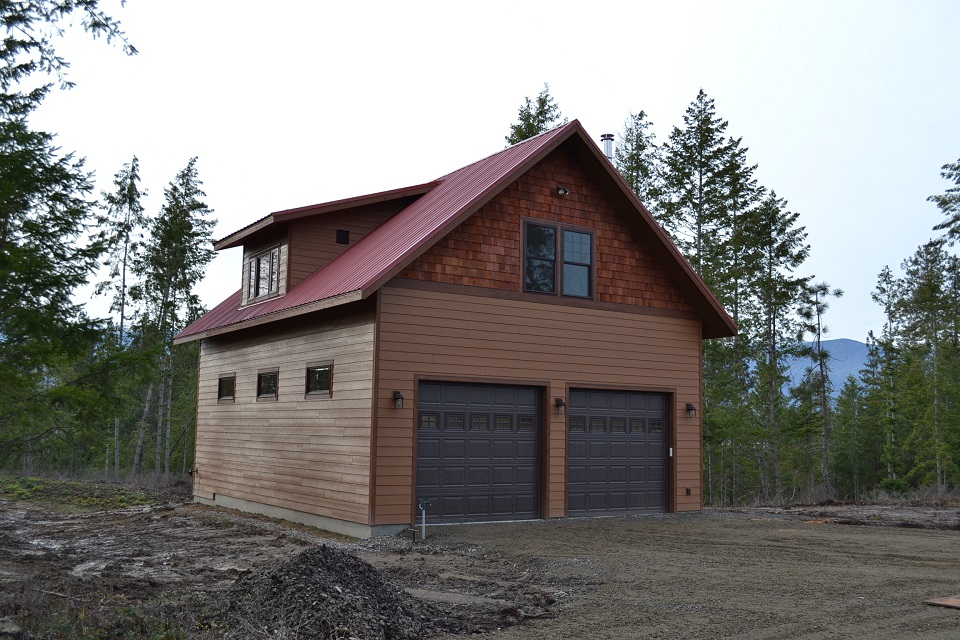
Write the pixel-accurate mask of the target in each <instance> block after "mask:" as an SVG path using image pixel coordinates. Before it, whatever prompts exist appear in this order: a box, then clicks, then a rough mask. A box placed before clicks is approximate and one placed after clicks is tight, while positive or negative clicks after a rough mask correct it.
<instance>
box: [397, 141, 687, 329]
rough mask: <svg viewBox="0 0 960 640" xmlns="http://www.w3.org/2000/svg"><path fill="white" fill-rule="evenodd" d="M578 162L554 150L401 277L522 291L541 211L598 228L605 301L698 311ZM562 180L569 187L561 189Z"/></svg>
mask: <svg viewBox="0 0 960 640" xmlns="http://www.w3.org/2000/svg"><path fill="white" fill-rule="evenodd" d="M579 164H580V163H579V162H578V161H577V159H576V158H575V157H574V156H573V155H572V153H570V152H569V151H566V150H565V149H563V148H560V149H558V150H556V151H554V152H553V153H552V154H551V155H550V156H548V157H547V158H545V159H544V160H543V161H541V162H540V163H538V164H537V165H536V166H535V167H534V168H532V169H531V170H530V171H528V172H527V173H525V174H524V175H523V176H522V177H521V178H519V179H518V180H517V181H516V182H514V183H513V184H511V185H510V186H508V187H507V188H506V189H504V190H503V191H502V192H501V193H500V194H499V195H497V196H496V197H494V198H493V199H492V200H491V201H490V202H489V203H487V204H486V205H485V206H483V207H482V208H481V209H480V210H479V211H478V212H477V213H476V214H474V215H473V216H471V217H470V218H468V219H467V220H466V221H464V222H463V223H462V224H461V225H460V226H459V227H457V228H456V229H455V230H454V231H453V232H451V233H450V234H449V235H447V236H446V237H445V238H444V239H442V240H441V241H439V242H438V243H437V244H436V245H434V246H433V247H432V248H431V249H430V250H429V251H427V252H426V253H424V254H423V255H422V256H420V257H419V258H418V259H417V260H415V261H414V262H413V263H412V264H411V265H410V266H409V267H407V268H406V269H404V270H403V271H401V272H400V274H399V276H398V277H401V278H410V279H414V280H427V281H431V282H438V283H445V284H465V285H469V286H475V287H485V288H489V289H501V290H506V291H521V290H522V255H523V251H522V246H521V243H522V234H523V220H524V219H525V218H528V219H538V220H544V221H549V222H554V223H557V224H559V225H563V226H570V227H580V228H583V229H587V230H593V232H594V247H595V252H596V259H595V278H596V287H595V289H596V292H595V295H594V299H595V300H597V301H598V302H605V303H616V304H628V305H639V306H643V307H653V308H658V309H671V310H676V311H694V307H693V306H692V305H691V304H690V303H689V302H688V301H687V299H686V296H684V295H683V293H682V292H681V291H680V290H679V289H678V288H677V287H676V286H675V284H674V283H673V281H672V279H671V278H670V276H669V275H668V274H667V272H666V271H665V270H664V269H662V268H661V267H660V266H659V264H658V263H657V262H656V261H655V260H654V259H653V256H652V254H651V253H650V252H649V251H648V249H647V248H646V247H645V246H643V243H642V242H641V241H640V239H639V238H638V237H637V235H636V234H635V233H634V232H633V231H632V229H631V228H630V227H629V226H628V224H627V222H626V221H625V220H624V219H623V217H622V216H621V215H620V213H619V212H618V211H617V209H616V207H615V206H614V204H613V203H612V201H611V200H610V199H609V198H608V197H607V196H606V194H605V193H604V191H603V190H602V189H600V188H598V187H597V186H596V184H595V181H594V180H593V179H591V178H590V177H589V176H588V175H587V173H586V172H585V171H583V169H582V168H581V167H580V166H579ZM561 184H562V185H563V186H565V187H567V188H569V189H570V190H571V193H570V195H568V196H565V197H562V198H561V197H560V196H558V195H557V193H556V191H557V185H561ZM631 214H633V215H636V214H635V213H633V212H631ZM531 295H533V296H535V295H536V294H531Z"/></svg>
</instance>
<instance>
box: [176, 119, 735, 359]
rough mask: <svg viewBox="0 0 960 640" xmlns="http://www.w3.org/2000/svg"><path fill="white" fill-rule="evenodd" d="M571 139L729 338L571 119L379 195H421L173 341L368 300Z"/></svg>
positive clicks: (708, 298)
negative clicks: (297, 278) (274, 288)
mask: <svg viewBox="0 0 960 640" xmlns="http://www.w3.org/2000/svg"><path fill="white" fill-rule="evenodd" d="M571 136H579V137H580V138H581V140H582V141H583V142H584V143H585V144H586V145H587V147H589V148H590V149H591V151H592V152H593V153H594V155H596V156H597V158H598V160H599V161H600V162H602V163H603V165H604V166H605V167H606V170H607V171H608V172H609V173H610V174H611V175H612V176H614V179H615V180H617V181H618V184H619V186H620V189H621V191H624V192H625V195H626V196H627V197H629V198H631V199H632V202H634V204H635V205H636V206H637V209H638V211H639V212H640V216H641V217H642V218H643V223H645V226H649V227H650V230H651V231H653V232H654V233H655V234H656V235H657V237H658V238H659V239H660V240H661V241H662V242H664V243H665V244H666V245H667V246H666V247H665V250H666V251H667V253H668V255H669V256H670V257H671V258H673V259H675V260H677V261H678V263H677V265H676V266H677V267H678V268H679V269H681V270H682V271H683V272H684V273H685V275H686V276H688V277H690V278H691V284H692V285H693V289H692V290H693V292H694V294H695V295H696V294H700V295H702V296H704V297H703V298H701V302H705V303H706V307H708V308H710V309H712V310H713V312H715V313H718V314H719V315H720V316H722V317H719V318H718V319H719V320H720V325H723V324H726V325H728V326H729V327H731V331H732V332H735V331H736V327H735V326H734V325H733V322H732V321H731V320H730V319H729V316H727V315H726V312H725V311H724V310H723V308H722V306H721V305H720V303H719V302H717V300H716V298H714V296H713V294H712V293H711V292H710V291H709V289H708V288H707V287H706V285H704V284H703V281H702V280H701V279H700V278H699V277H698V276H697V275H696V273H695V272H694V271H693V270H692V269H691V268H690V266H689V264H688V263H687V262H686V260H685V259H684V258H683V256H682V255H681V254H680V253H679V251H677V249H676V248H675V247H674V246H673V244H672V243H671V242H670V241H669V239H668V238H667V236H666V234H665V233H664V232H663V230H662V229H660V227H659V225H657V224H656V222H654V221H653V218H652V217H651V216H650V214H649V212H647V211H646V209H645V208H644V207H643V205H642V204H641V203H640V202H639V200H637V199H636V196H635V195H633V193H632V192H631V191H630V189H629V187H627V186H626V183H625V182H623V179H622V178H621V177H620V176H619V174H617V173H616V171H615V170H613V169H612V167H607V166H606V165H609V163H608V162H607V161H606V160H605V159H604V158H603V156H602V154H601V152H600V150H599V149H598V148H596V145H595V144H594V143H593V142H592V141H591V140H590V138H589V136H588V135H587V133H586V131H584V129H583V127H582V126H581V125H580V123H579V122H578V121H576V120H574V121H573V122H570V123H569V124H565V125H563V126H560V127H557V128H556V129H552V130H551V131H547V132H545V133H542V134H540V135H538V136H535V137H533V138H530V139H528V140H525V141H523V142H521V143H518V144H516V145H513V146H512V147H508V148H507V149H504V150H503V151H500V152H499V153H495V154H493V155H491V156H488V157H486V158H484V159H483V160H480V161H478V162H475V163H473V164H471V165H468V166H466V167H463V168H462V169H459V170H457V171H454V172H453V173H450V174H448V175H446V176H444V177H442V178H440V179H439V180H437V181H435V182H434V183H428V184H426V185H419V186H418V187H410V188H408V189H407V190H395V191H393V192H382V193H383V194H394V193H406V194H407V195H411V194H412V193H413V192H412V191H410V190H414V191H417V190H419V189H423V190H425V193H424V194H423V195H422V196H420V197H419V198H418V199H417V200H415V201H414V202H413V203H411V204H409V205H408V206H407V207H405V208H404V209H402V210H401V211H399V212H397V213H396V214H394V215H393V216H392V217H391V218H389V219H387V220H386V221H385V222H383V223H382V224H381V225H380V226H378V227H377V228H376V229H374V230H373V231H371V232H369V233H367V234H366V235H365V236H363V238H361V239H360V240H359V241H357V243H356V244H354V245H352V246H350V247H348V248H347V249H346V250H344V251H343V253H341V254H340V255H339V256H337V257H336V258H334V259H333V260H331V261H330V262H329V263H328V264H327V265H326V266H325V267H323V268H322V269H319V270H318V271H316V272H315V273H313V274H312V275H310V276H309V277H307V278H306V279H304V280H303V281H301V282H300V283H299V284H297V286H295V287H293V288H292V289H290V290H289V291H287V293H286V294H285V295H283V296H281V297H279V298H274V299H272V300H268V301H266V302H262V303H259V304H256V305H251V306H248V307H245V308H241V307H240V299H241V298H240V292H239V291H238V292H236V293H234V294H233V295H232V296H230V297H229V298H228V299H227V300H225V301H223V302H222V303H221V304H219V305H218V306H217V307H216V308H214V309H213V310H212V311H210V312H209V313H207V314H206V315H204V316H203V317H201V318H200V319H199V320H197V321H196V322H194V323H193V324H191V325H190V326H189V327H187V328H186V329H184V330H183V331H182V332H181V333H180V334H179V335H178V336H177V342H186V341H189V340H195V339H198V338H201V337H204V336H207V335H214V334H217V333H223V332H225V331H230V330H232V329H233V328H240V326H239V325H242V326H244V327H246V326H252V325H254V324H260V323H261V322H267V321H270V320H272V319H274V318H279V317H285V316H287V315H290V314H293V313H305V312H307V311H312V310H315V309H318V308H324V307H328V306H333V305H336V304H342V303H345V302H349V301H352V300H359V299H362V298H365V297H367V296H369V295H370V294H371V293H373V292H374V291H376V290H377V289H378V288H379V287H380V286H382V285H383V284H384V283H385V282H387V281H388V280H389V279H390V278H392V277H393V276H394V275H396V274H397V273H399V272H400V270H402V269H403V268H404V267H405V266H406V265H408V264H409V263H410V262H411V261H413V260H414V259H416V258H417V257H418V256H419V255H420V254H422V253H423V252H424V251H426V250H427V249H429V248H430V247H431V246H432V245H433V244H434V243H435V242H437V241H438V240H439V239H440V238H442V237H443V236H444V235H446V234H447V233H448V232H449V231H450V230H451V229H453V228H454V227H456V225H458V224H460V223H461V222H462V221H463V220H465V219H466V218H467V217H469V216H470V215H472V214H473V213H474V212H475V211H477V210H478V209H479V208H480V207H481V206H483V205H484V204H485V203H486V202H488V201H489V200H490V199H491V198H492V197H493V196H495V195H496V194H497V193H499V192H500V191H501V190H503V189H504V188H505V187H507V186H508V185H509V184H511V183H512V182H513V181H514V180H516V179H517V178H518V177H519V176H520V175H522V174H523V173H524V172H525V171H527V170H528V169H529V168H530V167H532V166H533V165H534V164H536V163H537V162H539V161H540V160H541V159H542V158H543V157H545V156H546V155H547V154H548V153H550V152H551V151H553V150H554V149H556V148H557V147H558V146H559V145H560V144H561V143H563V142H564V141H566V140H567V139H569V138H570V137H571ZM378 195H381V194H372V195H371V196H363V197H360V198H351V199H349V200H347V201H336V202H334V203H326V204H321V205H313V206H311V207H303V208H301V209H295V210H291V211H290V212H289V213H293V212H297V213H299V212H301V211H306V210H308V209H315V210H317V211H318V212H320V211H322V210H323V209H324V208H325V207H327V206H331V207H333V206H335V205H340V204H341V203H344V202H349V203H364V202H367V201H369V199H370V198H374V197H377V196H378ZM336 208H342V206H336ZM287 214H288V212H278V213H276V214H272V215H274V216H277V217H278V218H281V217H283V216H284V215H287ZM255 224H256V223H255ZM248 228H249V227H248ZM239 234H240V232H237V234H234V235H233V236H228V238H230V241H231V245H232V244H234V243H236V242H237V240H236V239H235V237H234V236H237V235H239ZM224 240H226V238H225V239H224ZM221 242H223V241H221ZM697 297H699V295H698V296H697Z"/></svg>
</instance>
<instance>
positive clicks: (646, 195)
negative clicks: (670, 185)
mask: <svg viewBox="0 0 960 640" xmlns="http://www.w3.org/2000/svg"><path fill="white" fill-rule="evenodd" d="M651 126H653V123H652V122H650V121H649V120H648V119H647V114H646V113H644V112H643V111H641V112H640V113H636V114H634V113H631V114H630V116H629V117H628V118H627V122H626V124H625V125H624V127H623V133H622V134H621V135H620V139H619V141H618V142H617V146H616V149H614V152H613V163H614V166H616V167H617V171H619V172H620V175H622V176H623V179H624V180H626V181H627V184H628V185H630V188H631V189H632V190H633V192H634V193H635V194H637V197H638V198H640V201H641V202H642V203H643V204H645V205H646V207H647V209H649V210H651V211H655V210H657V209H659V206H658V203H659V199H660V195H661V193H662V191H663V186H662V177H661V175H660V163H661V154H660V147H658V146H657V143H656V135H655V134H654V133H653V132H652V131H650V127H651Z"/></svg>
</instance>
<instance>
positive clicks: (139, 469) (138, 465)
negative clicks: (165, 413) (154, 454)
mask: <svg viewBox="0 0 960 640" xmlns="http://www.w3.org/2000/svg"><path fill="white" fill-rule="evenodd" d="M152 396H153V383H152V382H151V383H150V385H149V386H147V399H146V400H145V401H144V403H143V417H141V418H140V429H139V430H138V431H137V450H136V453H134V454H133V475H135V476H138V475H140V474H141V473H143V437H144V435H145V434H146V432H147V415H148V414H149V413H150V398H151V397H152Z"/></svg>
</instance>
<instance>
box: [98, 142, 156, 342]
mask: <svg viewBox="0 0 960 640" xmlns="http://www.w3.org/2000/svg"><path fill="white" fill-rule="evenodd" d="M113 184H114V188H115V190H114V191H113V193H108V192H106V191H105V192H103V199H104V201H105V202H106V206H105V214H104V215H102V216H101V217H100V220H99V223H100V226H101V229H102V230H103V235H102V237H103V239H104V241H105V243H106V247H107V256H108V260H107V262H106V266H108V267H109V268H110V280H107V281H105V282H101V283H100V284H99V285H98V286H97V292H98V293H102V292H103V291H104V290H106V289H107V288H108V287H112V288H113V302H112V303H111V305H110V310H111V311H115V312H117V313H118V314H119V318H118V323H119V328H118V331H119V335H118V343H119V344H121V345H123V344H124V327H125V322H126V319H127V316H128V313H127V298H128V293H129V289H130V284H131V283H130V282H129V280H128V276H129V275H131V273H130V272H131V270H132V268H133V264H134V262H136V260H137V258H138V256H139V253H140V250H141V248H142V246H143V236H144V232H145V230H146V227H147V224H148V222H149V221H148V219H147V216H146V215H145V214H144V209H143V205H142V204H141V203H140V199H141V198H142V197H143V196H146V195H147V192H146V190H143V191H141V190H140V162H139V160H137V157H136V156H134V157H133V159H132V160H131V161H130V162H129V163H127V164H125V165H123V168H122V169H120V171H118V172H117V174H116V175H115V176H114V178H113Z"/></svg>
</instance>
